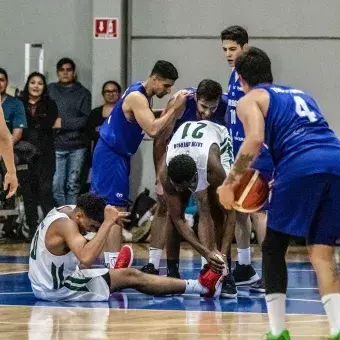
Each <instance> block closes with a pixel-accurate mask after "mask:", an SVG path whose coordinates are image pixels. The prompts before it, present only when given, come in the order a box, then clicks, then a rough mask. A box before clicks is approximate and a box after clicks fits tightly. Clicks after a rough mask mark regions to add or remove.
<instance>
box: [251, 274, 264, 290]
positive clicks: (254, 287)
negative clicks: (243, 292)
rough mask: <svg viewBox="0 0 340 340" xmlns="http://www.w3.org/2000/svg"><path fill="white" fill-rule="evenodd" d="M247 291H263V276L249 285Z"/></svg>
mask: <svg viewBox="0 0 340 340" xmlns="http://www.w3.org/2000/svg"><path fill="white" fill-rule="evenodd" d="M249 291H250V292H253V293H265V292H266V287H265V284H264V280H263V278H261V279H260V280H258V281H256V282H254V283H253V284H251V285H250V287H249Z"/></svg>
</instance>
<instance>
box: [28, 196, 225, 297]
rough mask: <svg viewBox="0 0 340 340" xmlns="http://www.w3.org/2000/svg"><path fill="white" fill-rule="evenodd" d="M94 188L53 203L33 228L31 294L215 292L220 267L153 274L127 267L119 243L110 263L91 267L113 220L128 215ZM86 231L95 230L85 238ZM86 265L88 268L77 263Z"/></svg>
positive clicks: (128, 256) (128, 253) (128, 257)
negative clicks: (69, 201) (189, 274)
mask: <svg viewBox="0 0 340 340" xmlns="http://www.w3.org/2000/svg"><path fill="white" fill-rule="evenodd" d="M127 215H128V213H126V212H119V211H118V210H117V209H116V208H114V207H112V206H110V205H108V206H106V204H105V201H104V200H103V199H102V198H99V197H98V196H96V195H94V194H85V195H82V196H81V197H80V198H79V199H78V201H77V205H76V206H64V207H60V208H54V209H53V210H51V211H50V212H49V214H48V215H47V216H46V217H45V219H44V220H43V221H42V222H41V223H40V225H39V226H38V228H37V231H36V234H35V236H34V239H33V241H32V244H31V250H30V260H29V274H28V275H29V279H30V281H31V285H32V290H33V293H34V295H35V296H36V297H37V298H39V299H42V300H48V301H107V300H108V299H109V295H110V292H113V291H116V290H120V289H124V288H135V289H137V290H139V291H141V292H143V293H146V294H157V295H160V294H183V293H198V294H202V295H203V296H217V295H219V293H220V290H221V286H222V284H221V281H222V280H223V273H214V272H213V271H211V270H210V271H208V272H206V273H202V274H200V276H199V277H198V280H178V279H173V278H167V277H155V276H153V275H148V274H144V273H142V272H140V271H139V270H137V269H132V268H127V267H129V266H130V265H131V263H132V261H133V252H132V249H131V247H129V246H126V245H125V246H124V247H123V248H122V250H121V251H120V253H119V256H118V258H117V261H116V263H115V269H106V268H102V269H90V268H91V266H92V265H93V263H94V262H95V261H96V259H97V258H98V257H99V255H100V254H101V253H102V251H103V248H104V244H105V240H106V238H107V236H108V234H109V233H110V231H111V229H112V228H119V226H118V225H117V221H118V220H119V219H121V218H124V217H125V216H127ZM89 232H95V233H96V235H95V236H94V237H93V238H92V239H91V240H90V241H88V240H87V239H86V238H85V237H84V235H85V236H86V234H87V233H89ZM79 268H88V269H79Z"/></svg>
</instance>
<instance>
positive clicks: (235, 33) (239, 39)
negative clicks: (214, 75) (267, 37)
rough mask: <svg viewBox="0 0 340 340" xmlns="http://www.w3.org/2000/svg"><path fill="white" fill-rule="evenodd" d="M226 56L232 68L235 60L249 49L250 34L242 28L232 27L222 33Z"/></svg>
mask: <svg viewBox="0 0 340 340" xmlns="http://www.w3.org/2000/svg"><path fill="white" fill-rule="evenodd" d="M221 40H222V49H223V51H224V56H225V58H226V59H227V61H228V63H229V65H230V66H231V67H234V66H235V60H236V59H237V57H238V56H240V55H241V54H242V53H244V52H245V51H247V49H248V33H247V31H246V30H245V29H244V28H243V27H241V26H237V25H235V26H230V27H228V28H226V29H225V30H223V31H222V32H221Z"/></svg>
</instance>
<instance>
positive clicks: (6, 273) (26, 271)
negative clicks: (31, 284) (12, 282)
mask: <svg viewBox="0 0 340 340" xmlns="http://www.w3.org/2000/svg"><path fill="white" fill-rule="evenodd" d="M22 273H28V270H23V271H19V272H5V273H0V275H11V274H22Z"/></svg>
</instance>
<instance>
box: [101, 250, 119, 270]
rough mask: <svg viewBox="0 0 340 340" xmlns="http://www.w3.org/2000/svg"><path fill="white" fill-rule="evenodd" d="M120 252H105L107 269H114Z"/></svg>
mask: <svg viewBox="0 0 340 340" xmlns="http://www.w3.org/2000/svg"><path fill="white" fill-rule="evenodd" d="M118 254H119V252H113V253H111V252H106V251H105V252H104V260H105V265H106V267H107V268H114V266H115V263H116V260H117V257H118Z"/></svg>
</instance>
